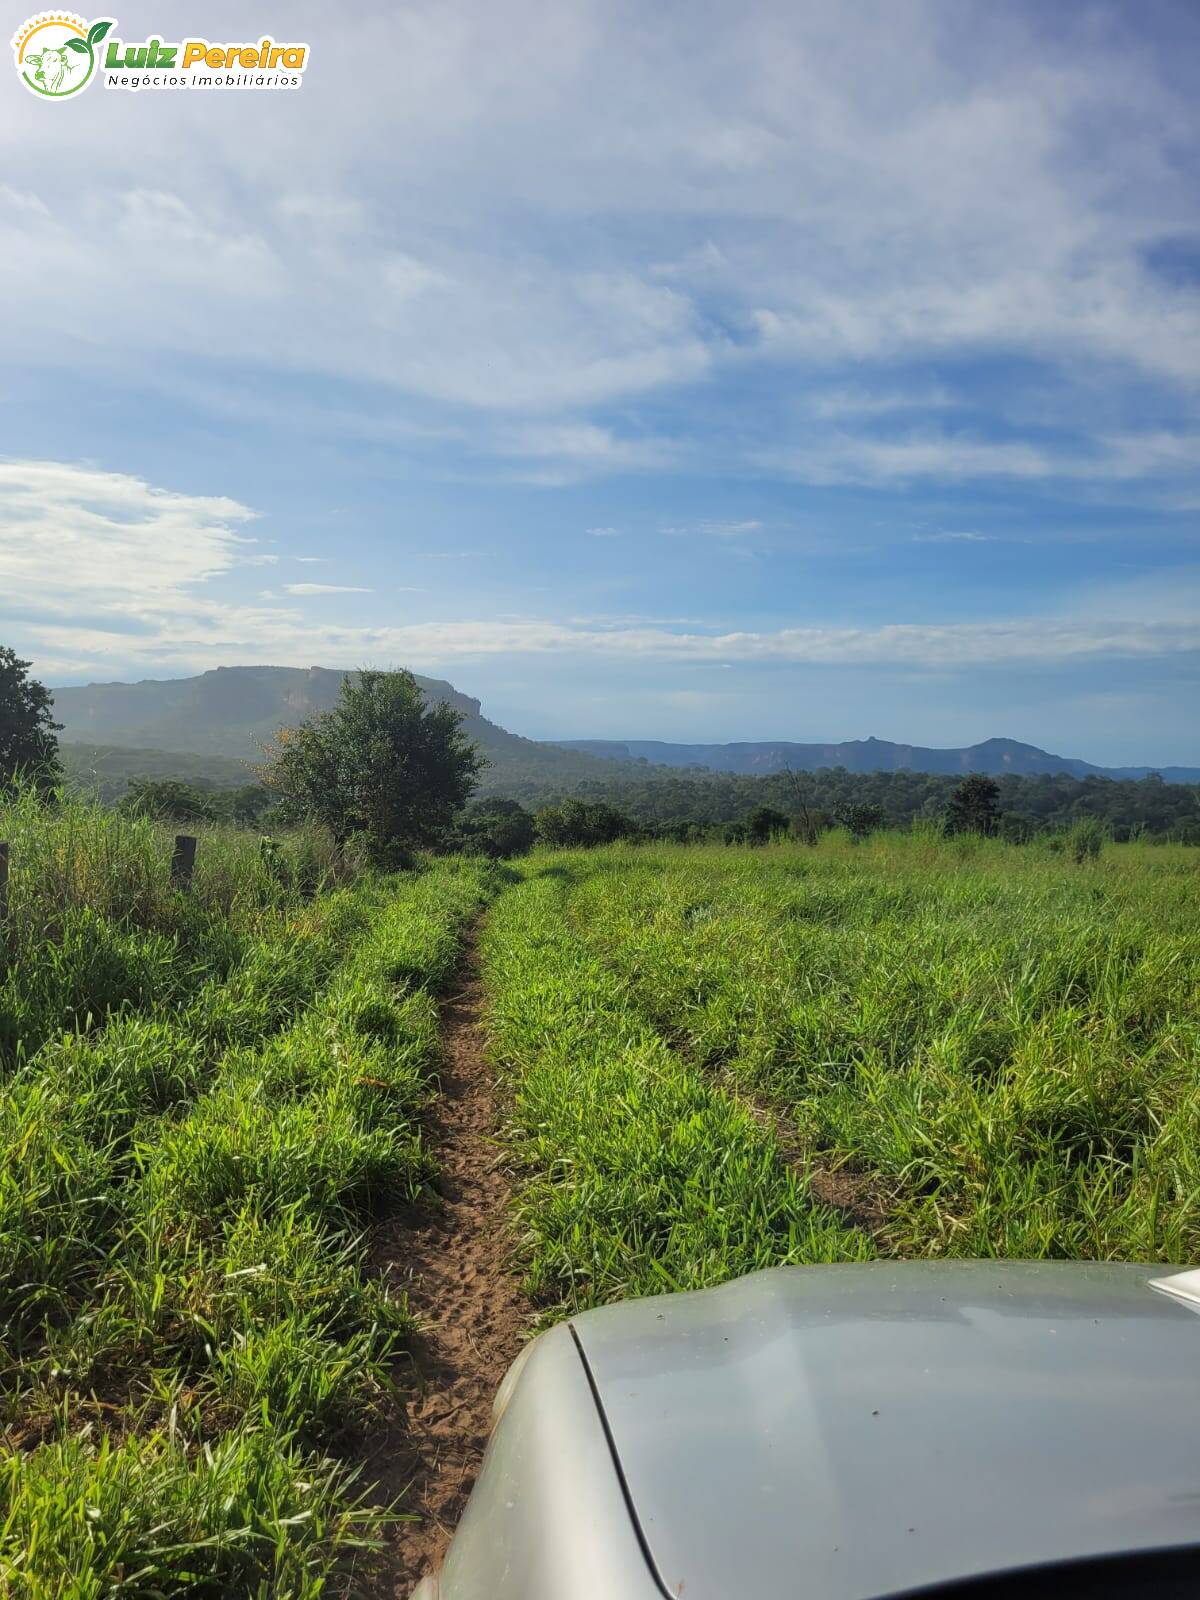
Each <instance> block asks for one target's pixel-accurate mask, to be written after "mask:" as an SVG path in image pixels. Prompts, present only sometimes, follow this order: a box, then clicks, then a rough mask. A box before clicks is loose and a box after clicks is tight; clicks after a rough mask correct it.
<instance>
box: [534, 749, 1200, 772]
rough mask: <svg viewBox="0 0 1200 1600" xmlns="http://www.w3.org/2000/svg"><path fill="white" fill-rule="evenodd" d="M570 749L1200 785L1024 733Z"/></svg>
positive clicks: (802, 766) (693, 761)
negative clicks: (1086, 756) (1068, 750)
mask: <svg viewBox="0 0 1200 1600" xmlns="http://www.w3.org/2000/svg"><path fill="white" fill-rule="evenodd" d="M555 743H556V744H559V745H561V746H562V748H563V749H564V750H577V751H580V752H582V753H585V754H587V755H593V756H601V757H603V758H604V759H606V760H609V761H650V762H653V763H654V764H655V765H656V766H665V767H705V768H707V769H708V770H709V771H710V772H733V773H738V774H741V775H743V776H756V775H759V774H767V773H772V772H782V771H783V770H784V768H785V767H791V768H792V770H793V771H794V772H815V771H817V770H819V769H820V768H822V767H845V769H846V771H847V772H902V771H910V772H931V773H941V774H953V773H957V772H962V773H966V772H985V773H987V774H988V775H989V776H991V777H1000V776H1002V775H1003V774H1004V773H1006V772H1012V773H1017V774H1019V775H1021V776H1035V775H1037V774H1038V773H1043V772H1045V773H1065V774H1066V775H1067V776H1069V777H1072V778H1145V777H1148V776H1149V775H1150V774H1151V773H1155V772H1156V773H1158V774H1159V775H1160V776H1161V777H1162V778H1163V780H1164V782H1166V783H1200V767H1098V766H1093V764H1092V763H1091V762H1090V761H1081V760H1079V759H1078V758H1077V757H1074V756H1056V755H1051V754H1050V752H1049V751H1046V750H1039V749H1038V748H1037V746H1036V745H1032V744H1022V743H1021V742H1020V741H1019V740H1017V739H985V740H983V742H982V743H981V744H972V745H965V746H963V747H961V748H959V749H949V750H935V749H931V748H928V747H926V746H923V745H913V744H895V743H893V742H892V740H890V739H874V738H871V739H847V740H844V741H843V742H842V743H840V744H794V743H792V742H790V741H788V740H779V741H765V740H764V741H756V742H748V743H737V744H669V743H665V742H664V741H662V740H658V739H625V740H618V739H558V740H555Z"/></svg>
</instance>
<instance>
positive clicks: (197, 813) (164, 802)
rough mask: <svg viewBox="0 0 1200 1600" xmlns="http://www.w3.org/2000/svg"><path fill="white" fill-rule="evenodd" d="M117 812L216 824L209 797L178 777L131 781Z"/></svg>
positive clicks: (215, 811) (215, 813)
mask: <svg viewBox="0 0 1200 1600" xmlns="http://www.w3.org/2000/svg"><path fill="white" fill-rule="evenodd" d="M119 809H120V810H121V811H126V812H129V813H130V814H131V815H133V816H136V817H154V818H156V819H157V820H158V821H161V822H215V821H216V819H217V810H216V808H215V806H214V805H213V801H212V796H211V795H209V794H206V793H205V792H204V790H203V789H197V788H196V787H195V785H194V784H190V783H184V782H182V781H181V780H180V779H178V778H131V779H130V780H129V786H128V788H127V789H126V790H125V795H124V798H123V799H122V801H121V804H120V807H119Z"/></svg>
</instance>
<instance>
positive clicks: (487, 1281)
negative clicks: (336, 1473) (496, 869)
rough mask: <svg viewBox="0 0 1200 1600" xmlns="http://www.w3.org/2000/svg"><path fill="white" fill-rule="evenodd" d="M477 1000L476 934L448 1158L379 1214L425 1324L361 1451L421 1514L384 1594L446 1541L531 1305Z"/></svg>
mask: <svg viewBox="0 0 1200 1600" xmlns="http://www.w3.org/2000/svg"><path fill="white" fill-rule="evenodd" d="M481 1006H482V984H481V980H480V975H479V961H478V955H477V953H476V949H475V944H474V940H472V941H470V942H469V944H468V946H467V949H466V952H465V954H464V957H463V962H462V966H461V968H460V970H459V974H458V979H457V983H456V984H455V986H454V987H453V990H452V993H451V994H450V996H449V997H448V998H447V999H446V1000H445V1002H444V1004H443V1007H442V1024H441V1029H442V1054H443V1059H442V1066H441V1071H440V1074H439V1089H438V1093H437V1095H436V1097H435V1098H434V1100H433V1101H432V1103H431V1105H430V1107H429V1111H428V1114H427V1115H426V1117H425V1119H424V1126H425V1134H426V1138H427V1140H428V1143H429V1147H430V1149H431V1150H432V1152H433V1154H434V1155H435V1157H436V1159H437V1162H438V1167H439V1174H438V1177H437V1179H436V1180H435V1183H434V1186H433V1187H434V1193H433V1194H432V1195H430V1197H429V1198H428V1199H427V1200H423V1201H422V1202H421V1203H420V1204H419V1205H417V1206H414V1207H413V1208H411V1209H410V1210H409V1211H408V1212H406V1213H405V1214H404V1215H403V1216H402V1217H399V1218H396V1219H395V1220H394V1221H391V1222H388V1223H387V1224H385V1225H384V1226H382V1227H381V1228H380V1229H379V1231H378V1234H377V1235H376V1238H375V1240H374V1242H373V1249H372V1256H373V1259H374V1262H375V1265H376V1266H377V1267H378V1268H379V1269H380V1270H386V1271H387V1272H388V1273H389V1276H390V1278H391V1281H392V1282H393V1284H395V1285H397V1286H400V1285H403V1286H405V1287H406V1288H407V1290H408V1297H409V1304H410V1305H411V1307H412V1309H413V1310H414V1312H415V1313H416V1315H417V1316H418V1318H419V1319H420V1324H421V1331H420V1333H419V1334H418V1336H417V1337H416V1339H414V1340H413V1341H412V1344H411V1345H410V1348H409V1350H408V1352H407V1354H406V1357H405V1358H404V1360H403V1361H401V1362H400V1363H399V1364H398V1366H397V1369H396V1372H395V1374H394V1376H395V1379H396V1383H397V1388H398V1391H399V1395H400V1397H401V1399H400V1401H399V1402H398V1403H397V1405H396V1409H395V1413H394V1414H393V1416H392V1417H391V1418H385V1419H384V1420H383V1422H382V1426H381V1428H380V1430H379V1432H378V1433H377V1434H376V1435H375V1436H373V1437H372V1439H371V1448H370V1452H369V1455H368V1459H367V1462H366V1471H365V1481H366V1482H372V1481H375V1482H377V1483H378V1484H379V1485H380V1490H379V1493H380V1495H381V1497H384V1498H388V1499H391V1498H393V1497H399V1509H400V1510H401V1511H403V1512H405V1513H409V1514H412V1515H414V1516H416V1517H417V1518H419V1520H418V1521H416V1522H401V1523H399V1524H397V1526H396V1527H395V1528H394V1530H393V1531H392V1533H391V1535H390V1539H389V1546H390V1548H389V1549H388V1551H387V1557H386V1561H385V1567H384V1573H383V1576H382V1579H381V1581H380V1582H379V1584H378V1585H377V1586H376V1589H375V1592H376V1593H378V1594H380V1595H395V1596H398V1597H407V1595H408V1593H409V1591H410V1589H411V1588H412V1587H413V1585H415V1584H416V1582H417V1581H418V1579H420V1578H421V1577H422V1576H423V1575H424V1574H425V1573H426V1572H428V1571H429V1570H430V1569H431V1568H432V1567H433V1566H435V1565H436V1564H437V1562H438V1561H439V1560H440V1558H441V1556H442V1554H443V1553H444V1551H445V1548H446V1545H447V1544H448V1542H449V1539H450V1535H451V1534H452V1533H453V1531H454V1527H455V1524H456V1523H457V1521H458V1519H459V1517H460V1516H461V1514H462V1511H463V1507H464V1506H465V1504H466V1500H467V1496H468V1494H469V1493H470V1491H471V1486H472V1484H473V1483H474V1482H475V1477H476V1474H477V1473H478V1471H479V1464H480V1462H481V1461H482V1459H483V1452H484V1448H485V1446H486V1444H487V1439H488V1432H489V1427H490V1421H491V1406H492V1399H493V1397H494V1395H495V1393H496V1389H497V1387H498V1385H499V1383H500V1380H501V1378H502V1377H503V1376H504V1373H505V1370H506V1369H507V1367H508V1365H509V1363H510V1362H511V1361H512V1360H513V1358H514V1357H515V1356H516V1355H517V1353H518V1351H519V1350H520V1348H521V1344H522V1342H523V1337H524V1333H525V1330H526V1328H527V1327H528V1325H529V1323H530V1321H531V1319H532V1316H533V1312H532V1309H531V1307H530V1306H529V1303H528V1301H527V1300H526V1299H525V1298H524V1296H523V1295H522V1294H521V1291H520V1285H519V1283H518V1280H517V1277H516V1275H515V1273H514V1272H513V1270H512V1267H511V1264H510V1261H509V1234H508V1230H507V1227H506V1225H505V1221H506V1215H507V1203H508V1198H509V1184H508V1179H507V1176H506V1174H505V1171H504V1167H503V1162H502V1158H501V1154H500V1150H499V1148H498V1145H497V1143H496V1132H497V1127H498V1123H499V1117H500V1105H499V1095H498V1091H497V1089H496V1085H495V1081H494V1079H493V1077H492V1074H491V1072H490V1070H489V1068H488V1066H487V1064H486V1063H485V1061H484V1059H483V1052H482V1045H483V1041H482V1037H481V1033H480V1012H481Z"/></svg>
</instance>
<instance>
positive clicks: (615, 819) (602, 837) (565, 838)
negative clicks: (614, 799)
mask: <svg viewBox="0 0 1200 1600" xmlns="http://www.w3.org/2000/svg"><path fill="white" fill-rule="evenodd" d="M536 824H537V835H538V838H539V839H541V840H542V841H543V842H544V843H545V844H549V845H553V846H555V847H556V848H558V849H575V848H579V847H582V848H590V847H591V846H593V845H598V844H612V843H613V841H614V840H616V839H625V838H628V837H629V836H630V835H631V834H633V833H636V831H637V827H636V824H635V823H633V822H631V821H630V819H629V818H628V817H627V816H626V815H625V814H624V812H622V811H618V810H617V809H616V807H615V806H610V805H607V804H605V802H604V801H602V800H601V801H597V802H596V803H595V804H593V805H589V804H588V803H587V801H585V800H564V801H563V802H562V804H561V805H557V806H546V807H545V808H544V810H542V811H539V812H538V814H537V818H536Z"/></svg>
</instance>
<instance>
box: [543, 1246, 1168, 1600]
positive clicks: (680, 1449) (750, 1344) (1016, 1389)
mask: <svg viewBox="0 0 1200 1600" xmlns="http://www.w3.org/2000/svg"><path fill="white" fill-rule="evenodd" d="M1164 1275H1165V1269H1162V1268H1149V1267H1135V1266H1086V1265H1081V1264H1078V1263H1045V1264H1040V1263H1038V1264H1030V1263H1004V1262H996V1263H981V1262H945V1263H932V1262H931V1263H912V1262H910V1263H903V1264H897V1263H887V1262H877V1263H872V1264H870V1265H867V1266H841V1267H838V1266H834V1267H795V1268H780V1269H778V1270H775V1271H771V1272H764V1273H758V1274H756V1275H754V1276H753V1277H750V1278H744V1279H742V1280H740V1281H738V1282H736V1283H731V1284H727V1285H725V1286H723V1287H722V1288H719V1289H713V1290H710V1291H707V1292H705V1293H702V1294H689V1295H672V1296H663V1297H660V1298H655V1299H651V1300H642V1301H636V1302H630V1303H626V1304H624V1305H621V1306H612V1307H608V1308H605V1309H603V1310H599V1311H594V1312H589V1313H587V1314H586V1315H583V1316H580V1317H577V1318H575V1319H574V1320H573V1326H574V1328H575V1332H576V1336H577V1338H578V1340H579V1342H580V1345H581V1348H582V1350H583V1353H584V1356H585V1359H586V1361H587V1364H588V1366H589V1368H590V1371H591V1374H592V1377H593V1380H594V1383H595V1386H596V1390H597V1392H598V1395H599V1399H600V1403H601V1405H602V1407H603V1410H604V1414H605V1416H606V1418H607V1421H608V1425H609V1428H610V1430H611V1435H612V1440H613V1445H614V1449H615V1452H616V1455H617V1457H618V1459H619V1463H620V1467H621V1471H622V1473H623V1475H624V1479H625V1483H626V1485H627V1488H628V1494H629V1498H630V1501H631V1503H632V1507H633V1510H634V1513H635V1515H636V1518H637V1521H638V1523H639V1525H640V1528H641V1532H642V1535H643V1537H644V1540H645V1543H646V1547H647V1549H648V1551H649V1554H650V1556H651V1558H652V1561H653V1564H654V1566H655V1567H656V1569H657V1573H658V1577H659V1580H660V1582H661V1584H662V1586H663V1588H664V1589H665V1591H666V1593H667V1594H669V1595H679V1596H682V1597H684V1600H731V1597H733V1596H742V1595H750V1594H755V1595H757V1594H763V1595H779V1596H791V1595H805V1596H814V1597H820V1600H862V1597H866V1596H878V1595H881V1594H888V1593H896V1592H898V1591H901V1590H904V1589H907V1588H914V1587H918V1586H920V1585H923V1584H929V1583H934V1582H938V1581H944V1580H949V1579H954V1578H959V1577H964V1576H968V1575H976V1574H980V1573H985V1572H995V1571H1001V1570H1003V1569H1005V1568H1011V1567H1017V1566H1022V1565H1025V1564H1027V1563H1034V1562H1044V1561H1051V1560H1059V1559H1066V1558H1079V1557H1084V1556H1087V1555H1098V1554H1108V1553H1115V1552H1117V1551H1123V1550H1135V1549H1147V1548H1154V1547H1162V1546H1170V1545H1180V1544H1187V1543H1190V1542H1193V1541H1196V1542H1200V1313H1198V1310H1197V1308H1195V1307H1192V1308H1189V1307H1188V1306H1187V1305H1186V1304H1185V1303H1183V1302H1181V1301H1179V1300H1177V1299H1175V1298H1173V1297H1171V1296H1169V1295H1164V1294H1162V1293H1159V1292H1156V1291H1155V1290H1154V1289H1153V1288H1152V1287H1151V1286H1150V1282H1149V1280H1151V1279H1154V1278H1159V1277H1162V1276H1164Z"/></svg>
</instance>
